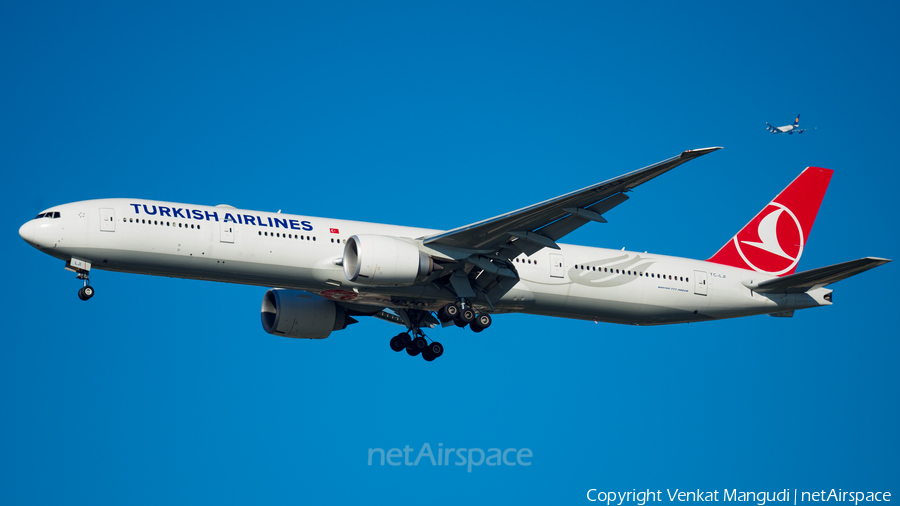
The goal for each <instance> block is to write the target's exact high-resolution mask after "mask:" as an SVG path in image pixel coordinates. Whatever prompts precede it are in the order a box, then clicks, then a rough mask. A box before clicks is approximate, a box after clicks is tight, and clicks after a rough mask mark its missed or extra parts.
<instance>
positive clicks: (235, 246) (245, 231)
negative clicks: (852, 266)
mask: <svg viewBox="0 0 900 506" xmlns="http://www.w3.org/2000/svg"><path fill="white" fill-rule="evenodd" d="M48 211H55V212H59V218H50V219H48V218H39V219H34V220H31V221H29V222H27V223H26V224H24V225H23V226H22V228H21V229H20V235H22V237H23V238H24V239H25V240H26V241H28V242H29V243H30V244H32V245H34V246H35V247H37V248H38V249H40V250H41V251H43V252H45V253H47V254H49V255H52V256H54V257H57V258H60V259H63V260H65V261H69V260H70V259H73V258H74V259H78V260H83V261H87V262H90V264H91V267H92V268H94V269H102V270H110V271H119V272H130V273H136V274H150V275H156V276H169V277H176V278H187V279H202V280H209V281H220V282H226V283H240V284H247V285H257V286H265V287H279V288H292V289H298V290H305V291H308V292H311V293H315V294H318V295H321V296H322V297H326V298H329V299H332V300H338V301H343V302H345V303H353V304H363V305H369V306H381V307H400V308H402V307H410V308H416V309H428V310H437V309H439V308H440V307H441V306H443V305H444V304H447V303H448V302H453V301H454V300H455V299H456V296H455V295H454V294H453V293H452V292H451V291H450V290H448V289H446V288H442V287H441V286H440V285H439V284H437V283H428V284H425V285H415V286H406V287H403V286H400V287H381V286H366V285H361V284H356V283H352V282H349V281H348V280H347V278H346V276H345V275H344V272H343V269H342V267H341V266H340V259H341V258H342V255H343V250H344V244H345V242H346V239H347V238H349V237H350V236H353V235H358V234H377V235H387V236H393V237H402V238H412V239H415V238H421V237H423V236H427V235H432V234H435V233H438V232H440V231H438V230H429V229H422V228H412V227H402V226H394V225H382V224H376V223H365V222H358V221H346V220H337V219H330V218H316V217H310V216H295V215H287V214H280V213H267V212H259V211H245V210H240V209H234V208H231V207H225V206H217V207H209V206H198V205H187V204H177V203H171V202H159V201H150V200H140V199H105V200H89V201H83V202H75V203H72V204H65V205H61V206H56V207H53V208H51V209H50V210H48ZM560 247H561V249H560V250H552V249H547V248H545V249H543V250H541V251H539V252H538V253H535V254H534V255H532V256H531V257H525V256H524V255H522V256H521V257H519V258H516V259H515V260H514V266H515V268H516V270H517V271H518V274H519V278H520V281H519V282H518V283H517V284H516V285H515V286H514V287H513V288H512V289H511V290H510V291H509V292H507V293H506V294H505V295H504V296H503V297H502V298H501V299H500V300H496V301H491V303H492V304H493V308H492V309H491V308H489V307H487V306H485V305H484V304H481V305H482V309H483V310H486V311H488V312H493V313H504V312H521V313H530V314H541V315H548V316H557V317H564V318H576V319H585V320H596V321H604V322H612V323H623V324H636V325H653V324H666V323H682V322H691V321H703V320H711V319H720V318H733V317H738V316H748V315H754V314H766V313H780V312H786V311H791V310H795V309H803V308H808V307H815V306H820V305H829V304H831V303H830V302H829V301H827V300H825V295H826V294H828V293H830V292H831V290H828V289H824V288H817V289H814V290H811V291H809V292H807V293H802V294H759V293H754V292H753V291H751V290H750V289H749V288H747V284H750V283H753V282H756V283H758V282H760V281H764V280H766V279H770V278H771V277H772V276H770V275H767V274H761V273H757V272H753V271H748V270H743V269H737V268H733V267H728V266H724V265H719V264H714V263H710V262H704V261H700V260H691V259H685V258H677V257H670V256H664V255H656V254H648V253H635V252H630V251H622V250H610V249H604V248H592V247H585V246H574V245H566V244H560ZM476 304H477V303H476Z"/></svg>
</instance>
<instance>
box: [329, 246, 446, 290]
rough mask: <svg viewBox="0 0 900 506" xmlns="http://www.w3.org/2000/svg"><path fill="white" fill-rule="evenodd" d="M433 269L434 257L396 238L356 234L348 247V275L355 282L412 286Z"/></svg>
mask: <svg viewBox="0 0 900 506" xmlns="http://www.w3.org/2000/svg"><path fill="white" fill-rule="evenodd" d="M433 270H434V261H432V259H431V257H429V256H428V255H426V254H425V253H423V252H421V251H419V248H418V247H417V246H416V245H415V244H412V243H409V242H406V241H403V240H401V239H397V238H396V237H389V236H385V235H354V236H353V237H351V238H350V239H347V244H346V245H345V246H344V276H347V279H348V280H350V281H353V282H355V283H360V284H363V285H378V286H410V285H413V284H415V283H416V281H421V280H422V279H423V278H425V276H427V275H429V274H431V272H432V271H433Z"/></svg>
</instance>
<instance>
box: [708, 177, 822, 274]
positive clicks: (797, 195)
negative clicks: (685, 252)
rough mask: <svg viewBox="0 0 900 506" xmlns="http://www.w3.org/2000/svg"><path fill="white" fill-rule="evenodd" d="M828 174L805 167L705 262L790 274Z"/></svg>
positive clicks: (794, 268)
mask: <svg viewBox="0 0 900 506" xmlns="http://www.w3.org/2000/svg"><path fill="white" fill-rule="evenodd" d="M832 172H833V171H831V170H829V169H823V168H819V167H807V168H806V169H805V170H804V171H803V172H802V173H801V174H800V175H799V176H797V179H795V180H794V181H793V182H792V183H791V184H790V185H788V187H787V188H785V189H784V190H783V191H782V192H781V193H779V194H778V196H777V197H775V199H774V200H772V202H770V203H769V205H767V206H766V207H765V208H764V209H763V210H762V211H760V213H759V214H757V215H756V217H754V218H753V220H751V221H750V223H748V224H747V225H746V226H745V227H744V228H742V229H741V231H740V232H738V233H737V234H736V235H735V236H734V237H732V239H731V241H729V242H728V243H726V244H725V246H722V248H721V249H719V251H718V252H716V254H715V255H713V256H712V258H710V259H709V261H710V262H715V263H719V264H724V265H730V266H732V267H739V268H742V269H750V270H754V271H756V272H762V273H765V274H771V275H773V276H783V275H785V274H792V273H793V272H794V271H795V270H796V269H797V263H798V262H800V257H801V256H802V255H803V248H804V246H805V245H806V241H807V239H808V238H809V232H810V230H811V229H812V226H813V222H815V220H816V214H818V212H819V205H821V203H822V199H823V198H824V196H825V190H827V189H828V183H829V182H830V181H831V174H832Z"/></svg>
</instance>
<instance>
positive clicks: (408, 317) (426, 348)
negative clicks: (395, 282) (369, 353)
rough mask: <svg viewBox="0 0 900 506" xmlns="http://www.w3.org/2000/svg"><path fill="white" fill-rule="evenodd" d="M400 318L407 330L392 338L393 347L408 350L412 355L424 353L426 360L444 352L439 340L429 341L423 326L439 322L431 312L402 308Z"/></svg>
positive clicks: (430, 325)
mask: <svg viewBox="0 0 900 506" xmlns="http://www.w3.org/2000/svg"><path fill="white" fill-rule="evenodd" d="M398 313H399V315H400V318H402V320H403V323H404V324H405V325H406V328H407V329H409V330H407V331H406V332H401V333H399V334H397V335H396V336H394V337H392V338H391V349H392V350H394V351H396V352H401V351H403V350H406V353H407V354H409V356H411V357H415V356H416V355H422V358H424V359H425V361H426V362H431V361H432V360H434V359H436V358H438V357H440V356H441V355H443V354H444V347H443V346H442V345H441V343H439V342H437V341H432V342H431V344H429V343H428V339H427V338H426V337H425V333H424V332H422V327H433V326H434V324H436V323H437V322H435V321H434V317H432V316H431V312H429V311H423V310H416V309H401V310H399V311H398Z"/></svg>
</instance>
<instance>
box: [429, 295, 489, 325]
mask: <svg viewBox="0 0 900 506" xmlns="http://www.w3.org/2000/svg"><path fill="white" fill-rule="evenodd" d="M438 319H439V320H441V323H448V322H451V321H452V322H453V323H454V324H456V326H457V327H465V326H466V325H468V326H469V328H470V329H472V332H476V333H477V332H481V331H482V330H484V329H486V328H488V327H490V326H491V315H489V314H487V313H483V314H475V309H474V308H473V307H472V306H471V305H470V304H469V303H468V302H466V300H465V299H460V300H458V301H456V302H454V303H453V304H447V305H446V306H444V307H442V308H441V310H440V311H438Z"/></svg>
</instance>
